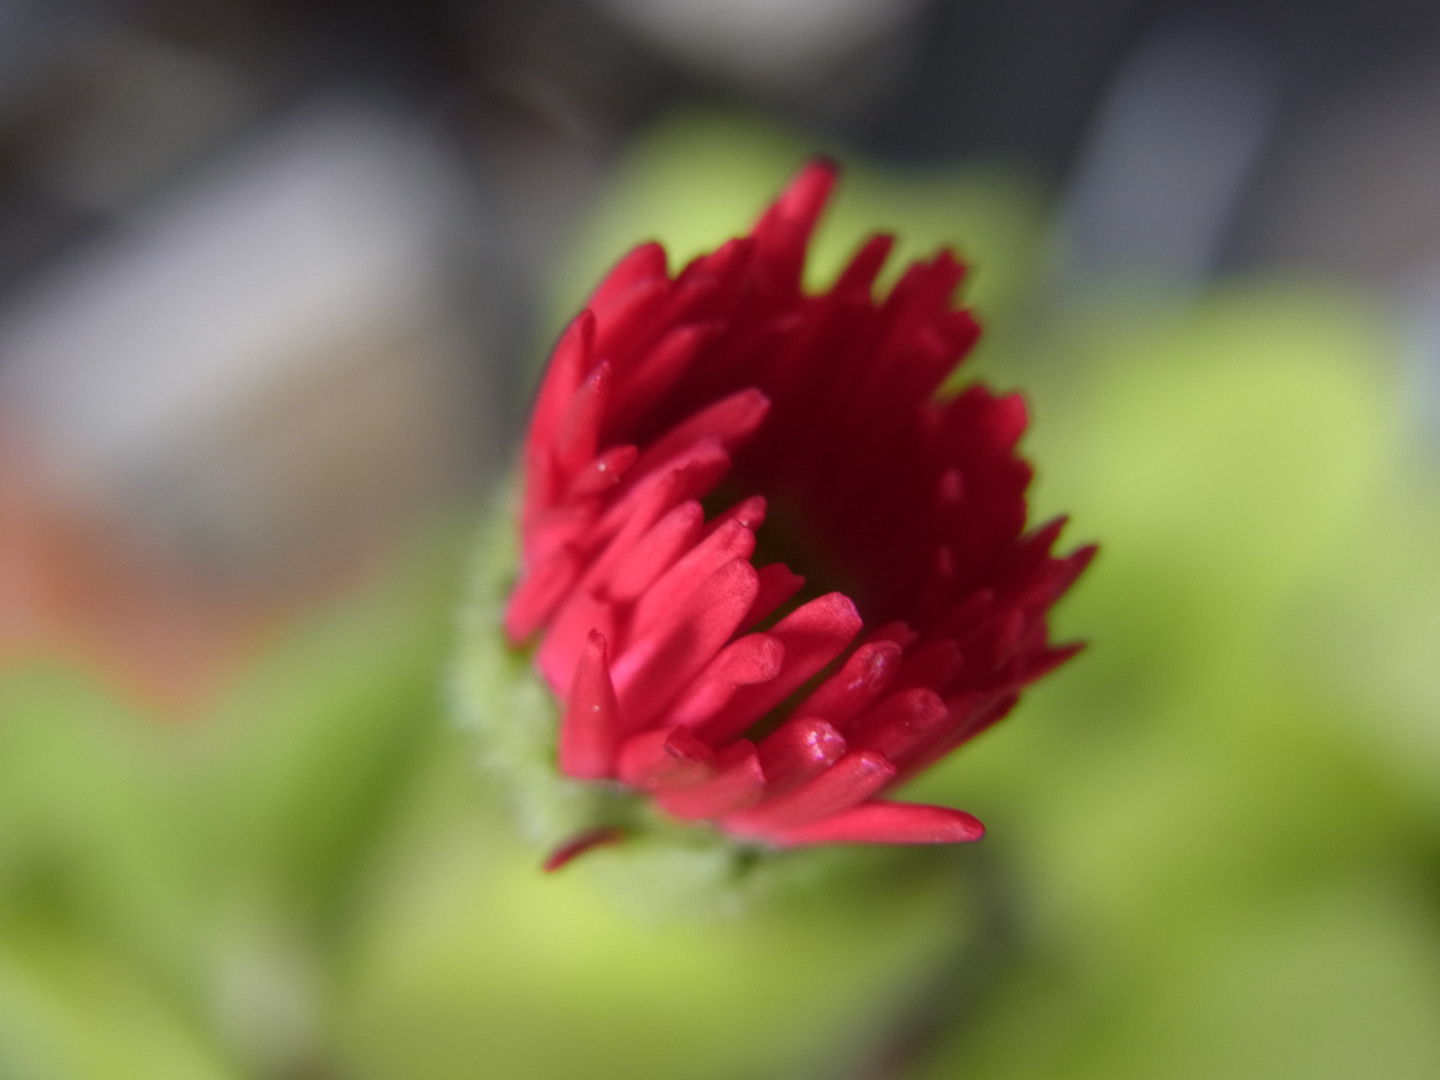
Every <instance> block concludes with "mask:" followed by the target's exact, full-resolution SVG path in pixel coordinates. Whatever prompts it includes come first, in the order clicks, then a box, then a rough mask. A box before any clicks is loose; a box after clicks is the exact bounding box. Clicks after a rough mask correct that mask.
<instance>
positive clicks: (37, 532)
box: [0, 432, 282, 718]
mask: <svg viewBox="0 0 1440 1080" xmlns="http://www.w3.org/2000/svg"><path fill="white" fill-rule="evenodd" d="M281 616H282V612H281V610H280V606H279V605H278V604H276V603H274V602H273V601H272V602H266V601H264V600H260V599H257V598H255V597H248V596H239V595H235V594H234V592H233V591H231V590H226V589H224V588H222V587H219V586H217V585H216V584H214V583H211V582H206V581H203V580H201V579H200V578H198V577H197V576H196V575H195V574H193V573H189V572H187V571H185V570H184V569H182V568H181V567H180V566H178V565H176V564H175V562H174V560H169V559H166V558H164V557H162V556H161V555H159V554H158V553H157V552H155V551H153V550H150V549H148V548H147V547H146V545H144V544H143V543H141V542H140V541H139V540H138V539H137V538H135V537H133V536H131V535H128V534H127V531H126V529H125V528H124V527H123V525H122V524H121V522H120V521H118V520H117V519H116V517H115V515H113V514H109V513H107V512H105V511H104V510H103V509H102V508H100V507H98V506H97V505H95V500H93V499H87V498H85V497H83V496H81V495H79V494H77V493H76V492H75V491H74V490H73V489H72V488H70V487H68V486H67V485H65V484H64V483H62V482H61V481H60V480H59V478H58V475H57V473H56V472H55V471H54V470H53V469H50V468H48V467H46V465H45V463H44V462H42V461H41V460H40V457H39V455H38V454H36V453H35V452H34V450H33V448H31V447H29V446H28V445H27V444H25V443H24V442H23V441H22V440H20V439H18V438H16V437H14V436H13V435H9V434H6V433H3V432H0V670H3V669H4V668H6V667H13V666H15V665H17V664H20V663H26V662H33V661H36V660H59V661H62V662H64V663H68V664H74V665H76V666H79V667H81V668H84V669H85V670H87V671H89V672H91V673H93V674H96V675H98V676H100V677H101V678H102V679H104V680H105V681H107V682H109V683H111V684H112V685H113V686H114V687H115V688H116V689H118V690H119V691H121V692H122V693H124V694H125V695H126V696H127V697H130V698H132V699H134V700H135V701H136V702H137V704H140V705H143V706H144V707H146V708H147V709H148V710H151V711H155V712H158V713H159V714H161V715H164V716H166V717H169V718H180V717H184V716H189V715H192V714H194V713H195V712H196V711H197V710H198V709H199V708H200V707H201V706H203V705H204V703H205V702H206V701H208V700H209V699H210V698H211V697H212V696H213V694H214V693H215V691H216V690H217V689H218V688H219V687H220V685H221V684H222V683H223V682H224V681H225V679H226V678H227V676H229V675H230V674H231V673H233V672H234V671H235V670H236V669H237V667H238V666H239V665H240V664H241V663H242V661H243V660H244V659H245V658H246V657H248V656H250V655H252V654H253V653H254V652H255V651H256V649H257V648H258V647H259V646H260V644H261V643H263V642H264V641H265V640H266V639H268V638H269V637H270V635H271V632H273V630H274V629H275V628H276V627H277V626H278V625H279V624H280V623H281V621H282V618H281Z"/></svg>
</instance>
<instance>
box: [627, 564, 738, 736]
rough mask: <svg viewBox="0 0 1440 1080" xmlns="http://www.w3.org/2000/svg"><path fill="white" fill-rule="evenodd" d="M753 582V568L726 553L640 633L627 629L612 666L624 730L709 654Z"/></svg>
mask: <svg viewBox="0 0 1440 1080" xmlns="http://www.w3.org/2000/svg"><path fill="white" fill-rule="evenodd" d="M755 588H756V582H755V568H754V567H753V566H751V565H750V564H749V563H748V562H746V561H745V560H744V559H743V558H737V559H731V560H730V561H729V562H727V563H725V564H724V565H723V566H721V567H720V568H719V569H718V570H716V571H715V572H714V573H713V574H711V575H710V576H709V577H708V578H706V579H705V580H704V582H703V583H702V584H701V585H700V586H699V587H698V588H696V589H695V590H693V591H691V592H689V593H688V594H687V595H684V596H682V597H677V598H676V600H677V602H676V603H675V605H674V606H673V607H671V608H669V609H668V610H666V611H664V612H660V613H657V614H656V615H655V616H654V618H652V619H651V620H650V622H649V623H647V624H646V626H645V628H644V631H643V635H642V634H641V631H639V630H633V631H632V633H633V634H635V635H637V636H636V638H635V639H634V640H632V642H631V644H630V646H629V647H628V648H627V649H626V651H625V653H624V654H623V655H621V656H620V658H619V659H618V660H616V662H615V664H614V666H613V668H612V674H613V676H614V678H615V689H616V692H617V693H618V694H619V696H620V703H621V711H622V714H623V716H624V722H625V724H626V726H627V728H628V729H629V730H631V731H638V730H642V729H643V728H645V727H646V726H647V725H649V724H650V723H651V722H652V721H653V720H654V719H655V718H656V717H657V716H658V715H659V713H660V711H661V710H662V709H663V708H665V706H666V705H668V704H669V703H670V701H671V700H672V699H674V698H675V697H676V696H677V695H678V694H679V693H680V692H681V691H682V690H684V689H685V687H686V686H688V685H689V684H690V682H691V681H692V680H693V679H694V678H695V677H696V676H697V675H699V674H700V672H701V671H703V670H704V669H705V667H706V665H708V664H709V663H710V661H711V660H712V659H714V657H715V654H716V653H718V652H719V651H720V649H721V648H722V647H723V646H724V645H725V642H726V641H727V640H728V639H729V637H730V635H731V634H733V633H734V632H735V628H736V626H738V625H739V623H740V618H741V616H742V615H744V614H745V611H746V609H747V608H749V606H750V602H751V601H752V600H754V598H755ZM646 595H647V596H648V595H649V594H646ZM642 602H643V601H642ZM745 689H749V688H748V687H747V688H745ZM742 692H743V691H742Z"/></svg>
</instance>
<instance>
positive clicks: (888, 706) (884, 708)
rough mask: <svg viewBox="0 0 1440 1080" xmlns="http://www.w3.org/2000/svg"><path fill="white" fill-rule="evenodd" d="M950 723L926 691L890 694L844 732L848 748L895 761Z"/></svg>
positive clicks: (937, 699) (932, 694)
mask: <svg viewBox="0 0 1440 1080" xmlns="http://www.w3.org/2000/svg"><path fill="white" fill-rule="evenodd" d="M948 719H949V709H948V708H947V707H946V705H945V702H944V701H942V700H941V699H940V695H939V694H937V693H935V691H934V690H931V689H930V688H929V687H918V688H915V689H912V690H901V691H900V692H899V693H895V694H891V695H890V696H889V697H887V698H886V699H885V700H884V701H881V702H880V703H879V704H878V705H876V706H875V707H874V708H872V709H870V710H869V711H868V712H866V713H865V714H864V715H863V716H861V717H859V718H858V719H857V720H856V721H855V722H854V723H853V724H851V725H850V727H849V728H847V729H846V731H847V737H848V738H849V739H850V744H851V745H852V746H855V747H863V748H865V749H868V750H878V751H879V752H880V753H882V754H884V755H885V756H886V757H887V758H889V759H890V760H891V761H895V760H898V759H899V758H900V757H901V756H902V755H905V754H908V753H909V752H910V751H911V750H913V749H915V748H916V747H917V746H919V745H920V744H921V743H923V742H924V741H925V740H926V739H928V738H929V737H930V736H932V735H934V734H936V733H937V732H939V731H940V729H941V728H942V727H943V726H944V725H945V723H946V721H947V720H948Z"/></svg>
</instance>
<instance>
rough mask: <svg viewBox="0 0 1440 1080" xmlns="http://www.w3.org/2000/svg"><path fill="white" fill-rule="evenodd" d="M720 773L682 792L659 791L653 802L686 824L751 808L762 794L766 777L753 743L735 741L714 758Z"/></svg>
mask: <svg viewBox="0 0 1440 1080" xmlns="http://www.w3.org/2000/svg"><path fill="white" fill-rule="evenodd" d="M716 764H717V766H718V767H719V770H720V771H719V772H718V773H716V775H715V776H713V777H711V778H710V779H709V780H706V781H704V782H703V783H700V784H697V785H695V786H694V787H691V788H686V789H685V790H684V791H668V792H662V793H661V794H659V795H657V796H656V798H655V803H656V805H657V806H659V807H660V809H661V810H664V811H665V812H666V813H667V814H670V815H672V816H674V817H678V818H684V819H686V820H689V821H700V820H704V819H706V818H716V817H721V816H722V815H725V814H733V813H736V812H737V811H740V810H745V809H747V808H749V807H751V806H754V805H755V804H756V803H757V802H759V801H760V798H761V797H762V796H763V795H764V793H765V775H764V773H762V772H761V770H760V758H759V756H758V755H757V754H756V752H755V744H754V743H752V742H750V740H748V739H737V740H736V741H735V742H733V743H731V744H730V745H729V746H727V747H726V748H725V749H724V750H722V751H721V752H720V754H719V755H718V756H717V758H716Z"/></svg>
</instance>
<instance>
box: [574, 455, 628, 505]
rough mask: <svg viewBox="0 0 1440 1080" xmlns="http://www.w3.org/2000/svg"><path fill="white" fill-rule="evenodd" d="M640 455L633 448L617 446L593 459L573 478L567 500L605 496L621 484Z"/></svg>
mask: <svg viewBox="0 0 1440 1080" xmlns="http://www.w3.org/2000/svg"><path fill="white" fill-rule="evenodd" d="M638 455H639V451H638V450H637V449H636V448H635V447H633V446H615V447H611V448H610V449H609V450H606V451H605V452H604V453H603V454H600V455H599V456H598V457H595V458H592V459H591V460H590V463H589V464H588V465H585V466H583V467H581V468H580V469H579V470H577V471H576V473H575V475H574V476H573V477H572V478H571V480H570V486H569V488H567V489H566V491H565V498H566V499H584V498H587V497H589V496H591V495H603V494H604V493H605V492H607V491H609V490H610V489H611V488H613V487H614V486H615V485H616V484H618V483H620V481H621V479H622V478H623V477H624V476H625V473H626V471H627V470H628V469H629V468H630V466H631V465H634V464H635V458H636V457H637V456H638Z"/></svg>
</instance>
